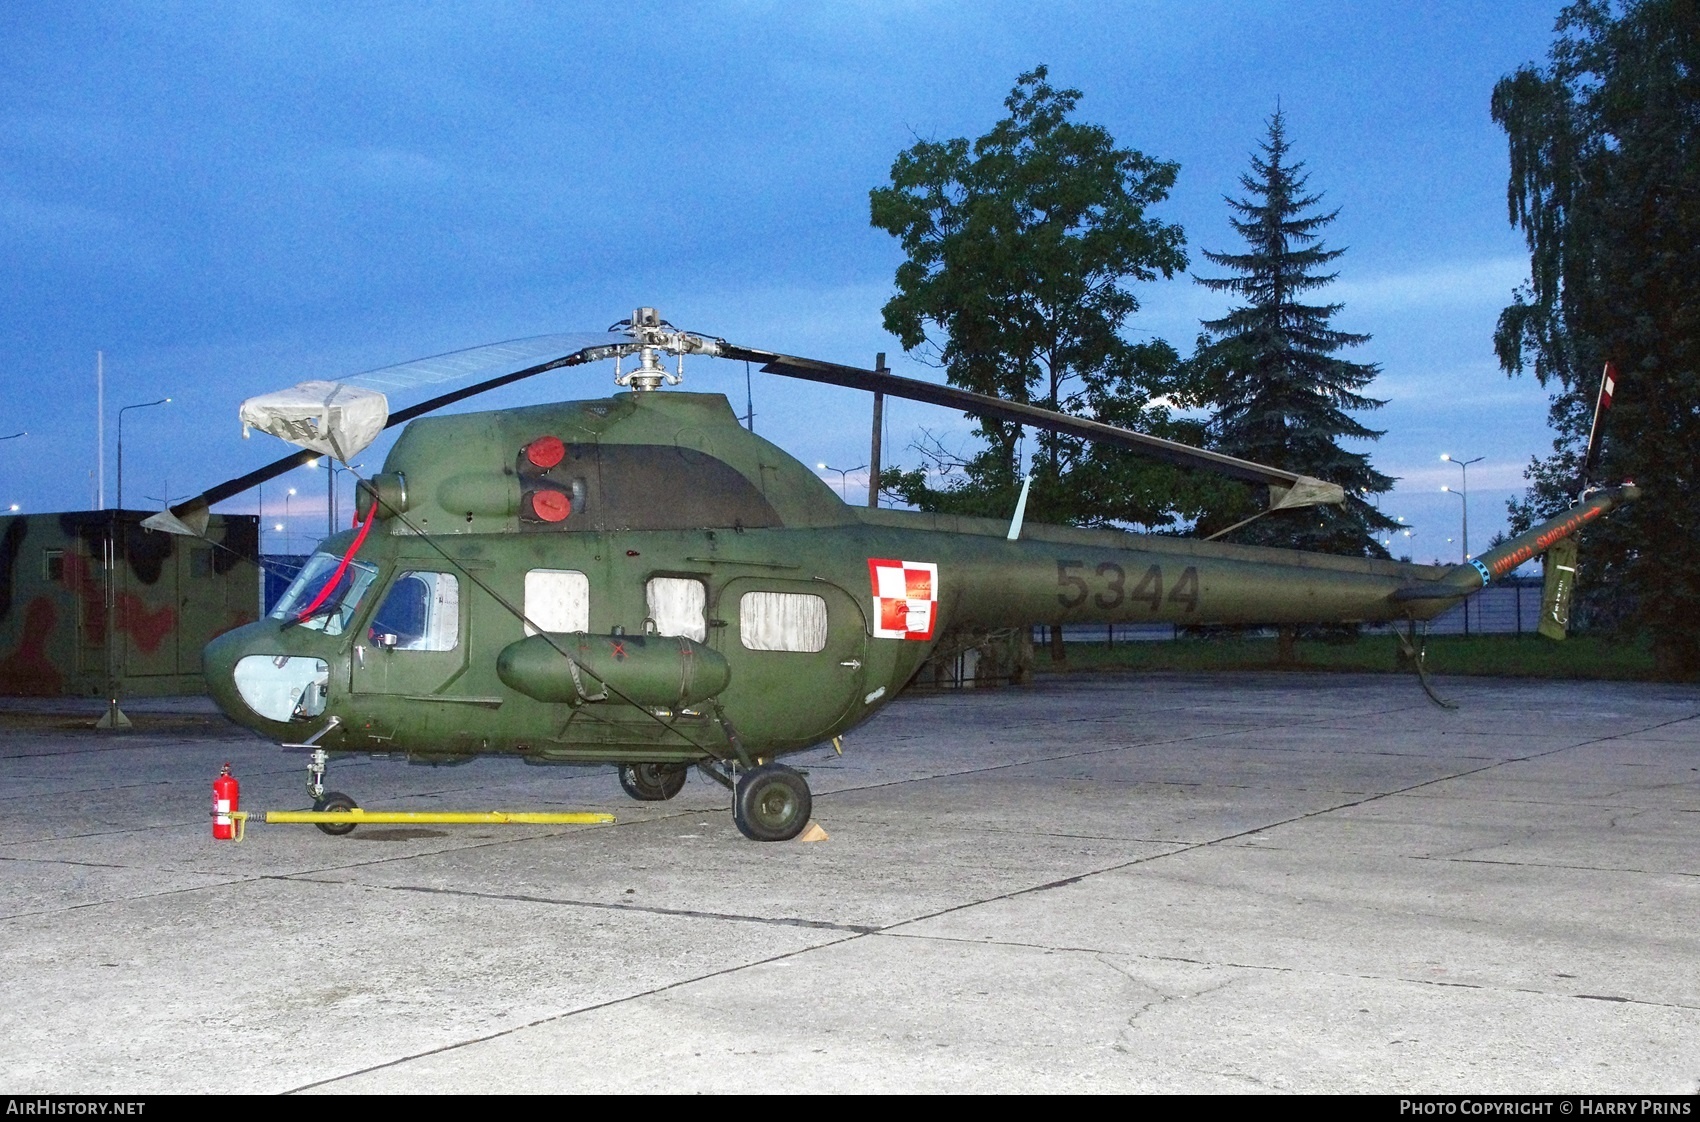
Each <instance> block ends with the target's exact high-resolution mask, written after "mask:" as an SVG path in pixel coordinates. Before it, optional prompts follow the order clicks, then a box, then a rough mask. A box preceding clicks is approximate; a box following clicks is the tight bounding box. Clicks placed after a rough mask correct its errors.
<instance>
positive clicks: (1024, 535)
mask: <svg viewBox="0 0 1700 1122" xmlns="http://www.w3.org/2000/svg"><path fill="white" fill-rule="evenodd" d="M360 509H361V516H362V519H363V520H364V521H365V529H364V532H363V533H359V532H357V531H355V530H349V531H346V532H344V533H341V534H338V535H336V536H333V537H331V538H329V539H327V540H326V541H325V542H324V543H323V544H322V545H321V546H320V550H319V552H318V553H316V554H315V555H314V557H313V558H312V559H310V561H309V562H308V565H307V568H306V569H304V570H303V572H302V574H301V576H300V577H299V578H298V579H297V581H296V583H295V584H294V585H293V586H292V587H291V589H290V590H289V592H288V593H286V594H285V596H284V598H283V599H282V600H281V601H280V602H279V605H278V607H277V609H274V611H273V613H272V616H271V617H270V618H267V619H265V620H262V621H260V622H258V623H255V624H251V625H249V626H246V627H243V628H240V629H238V630H236V631H233V632H230V633H228V634H226V635H224V636H222V637H220V638H219V639H217V640H215V641H214V643H213V644H211V645H210V646H209V647H208V648H207V652H206V658H205V666H206V668H207V669H206V673H207V680H208V684H209V687H210V690H211V693H212V695H213V697H214V698H215V699H216V700H217V701H218V703H219V705H220V706H221V707H222V708H223V709H224V711H225V712H226V713H227V714H228V715H229V716H231V717H232V718H233V719H234V720H236V721H238V722H239V723H242V724H244V725H247V726H249V727H251V728H253V729H255V730H257V731H259V732H261V733H262V734H264V735H267V736H270V737H275V738H277V739H279V740H283V741H295V742H300V741H303V740H307V739H312V740H313V743H314V744H315V746H316V747H319V748H322V749H325V750H326V751H329V752H332V753H335V752H364V753H395V754H400V755H405V756H407V757H408V758H410V759H415V760H420V761H435V762H453V761H457V760H464V759H468V758H471V757H474V756H478V755H483V754H490V753H500V754H510V755H514V756H518V757H521V758H523V759H526V760H529V761H535V762H540V763H542V762H576V763H593V762H607V763H631V762H640V761H641V762H657V763H686V762H698V761H704V760H741V761H743V762H745V763H746V764H747V763H748V762H749V761H750V760H752V759H753V760H768V759H771V758H772V757H774V756H777V755H781V754H784V753H786V752H791V751H797V750H800V749H805V748H809V747H811V746H814V745H817V744H820V743H823V742H825V741H828V740H830V739H832V738H833V737H836V736H838V735H840V734H842V733H844V732H845V731H847V730H849V729H851V728H853V727H854V726H856V725H857V724H860V723H861V722H863V721H865V720H867V719H868V718H869V717H870V716H872V715H873V714H874V713H876V712H878V711H879V710H880V709H881V708H882V707H883V706H884V705H885V704H887V703H888V702H889V701H890V700H891V699H892V698H893V697H894V696H896V694H897V693H898V692H899V690H901V689H902V687H903V686H904V684H905V683H906V682H908V680H909V679H910V678H911V677H912V676H913V674H914V673H915V671H916V669H917V668H918V667H919V666H920V664H921V663H922V662H923V661H924V660H925V659H926V657H927V656H928V655H929V654H930V653H932V651H933V650H934V648H935V646H936V645H937V644H938V642H939V640H940V638H941V637H942V636H943V635H944V634H945V633H946V632H950V631H960V630H963V629H969V630H972V629H996V628H1006V627H1020V626H1027V625H1031V624H1037V623H1054V624H1068V623H1077V622H1106V621H1107V622H1118V623H1125V622H1153V621H1155V622H1172V623H1177V624H1183V625H1192V624H1198V625H1205V624H1250V623H1256V624H1284V623H1305V622H1374V621H1381V620H1392V619H1407V618H1416V619H1422V618H1429V617H1432V616H1434V615H1437V614H1439V612H1441V611H1443V610H1444V609H1445V608H1446V607H1448V606H1450V605H1451V604H1452V603H1455V602H1456V600H1457V599H1458V598H1461V597H1462V596H1463V595H1465V594H1466V593H1467V592H1469V591H1473V588H1469V587H1460V588H1458V589H1457V591H1456V594H1455V595H1450V596H1448V595H1436V596H1434V597H1432V598H1426V599H1425V598H1417V599H1405V600H1396V599H1395V598H1394V597H1393V595H1392V594H1393V593H1394V592H1395V591H1396V590H1399V589H1401V588H1404V589H1408V588H1410V587H1411V586H1412V585H1413V584H1416V585H1432V586H1433V587H1435V588H1436V589H1437V590H1440V589H1443V588H1444V587H1447V586H1446V582H1447V581H1448V580H1449V579H1452V578H1453V577H1455V574H1456V569H1455V568H1453V567H1443V566H1424V565H1410V564H1402V563H1395V562H1387V561H1377V560H1372V559H1368V558H1345V557H1333V556H1324V555H1317V554H1303V553H1296V552H1293V551H1288V550H1275V549H1262V548H1256V547H1245V546H1233V545H1225V544H1220V543H1211V542H1200V541H1194V540H1187V539H1180V538H1173V537H1166V536H1158V535H1145V534H1135V533H1127V532H1122V531H1117V530H1107V529H1104V530H1094V529H1076V528H1069V527H1054V526H1042V525H1028V526H1025V527H1023V528H1022V529H1021V531H1020V533H1019V536H1018V537H1017V538H1016V539H1015V540H1010V539H1009V537H1008V531H1009V529H1010V527H1009V525H1008V524H1007V523H1004V522H1001V521H995V520H989V519H978V518H966V517H956V516H948V515H935V514H924V513H917V512H911V511H897V510H884V509H867V508H860V507H852V506H850V505H848V504H846V503H845V502H844V501H843V500H842V499H841V498H840V497H839V496H838V495H837V494H836V493H834V492H833V491H832V489H831V488H830V487H828V486H827V485H826V484H825V483H824V482H823V481H822V480H821V479H819V478H818V477H817V476H816V475H814V473H812V472H810V471H809V470H808V469H807V468H806V467H804V466H803V465H802V464H801V463H799V462H798V461H797V460H795V459H794V458H793V457H791V456H790V455H788V454H787V453H785V452H784V451H782V450H781V449H779V448H778V447H776V446H775V445H773V444H771V443H769V442H768V441H766V440H764V439H762V438H761V437H758V436H756V435H755V434H753V433H751V432H749V431H747V430H746V429H745V428H743V427H742V426H740V424H739V423H738V421H737V418H736V417H735V416H734V414H733V412H732V410H731V408H730V407H729V406H728V405H727V403H726V401H725V399H724V398H723V397H720V396H718V395H697V394H684V393H633V394H621V395H618V396H616V397H614V398H610V399H603V400H598V401H587V402H571V403H562V404H558V405H545V406H536V407H530V408H524V409H512V410H502V411H494V412H488V413H476V414H463V415H458V416H450V417H432V418H427V419H421V420H416V421H413V422H412V423H411V424H410V425H409V426H408V428H407V429H406V430H405V431H404V432H403V434H402V436H401V438H400V439H399V440H398V441H397V443H396V445H395V447H394V448H393V449H392V451H391V453H390V455H389V457H388V460H387V461H386V463H385V470H384V472H383V473H382V474H381V475H379V476H377V477H375V478H373V479H372V480H370V481H369V482H368V483H367V484H366V485H364V486H363V490H362V498H361V508H360ZM357 543H358V548H357V549H356V548H355V546H356V544H357Z"/></svg>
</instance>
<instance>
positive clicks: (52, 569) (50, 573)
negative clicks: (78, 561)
mask: <svg viewBox="0 0 1700 1122" xmlns="http://www.w3.org/2000/svg"><path fill="white" fill-rule="evenodd" d="M41 575H42V576H43V577H44V578H46V579H47V580H50V581H53V582H55V583H57V582H59V581H62V580H64V579H65V551H64V550H62V549H48V550H43V551H42V556H41Z"/></svg>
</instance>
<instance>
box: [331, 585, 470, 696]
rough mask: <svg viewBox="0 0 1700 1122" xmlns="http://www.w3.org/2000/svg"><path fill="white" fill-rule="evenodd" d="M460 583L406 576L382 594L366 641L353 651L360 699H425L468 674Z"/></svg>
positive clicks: (363, 640)
mask: <svg viewBox="0 0 1700 1122" xmlns="http://www.w3.org/2000/svg"><path fill="white" fill-rule="evenodd" d="M460 593H461V586H460V579H459V578H458V577H456V576H455V575H454V574H453V573H438V572H430V571H426V570H417V569H416V570H408V571H406V572H403V573H402V574H401V575H399V576H397V577H396V579H395V580H394V582H392V583H391V584H390V587H389V589H388V591H386V592H385V593H384V599H383V601H382V602H381V603H380V604H379V605H378V610H377V611H376V612H374V613H372V622H371V624H370V626H369V627H368V628H367V630H366V635H365V636H364V637H363V638H362V639H360V640H357V641H356V643H355V647H354V668H353V671H354V673H353V687H354V691H355V692H356V693H384V694H401V695H403V696H406V697H420V698H427V697H430V696H432V695H433V694H437V693H441V692H443V691H444V690H445V689H446V688H447V687H448V686H449V685H450V684H451V683H452V682H454V680H455V679H456V678H458V677H460V675H461V672H462V671H463V670H465V669H466V643H465V642H463V641H462V640H463V633H464V632H465V630H466V628H465V621H464V616H463V613H462V605H461V595H460Z"/></svg>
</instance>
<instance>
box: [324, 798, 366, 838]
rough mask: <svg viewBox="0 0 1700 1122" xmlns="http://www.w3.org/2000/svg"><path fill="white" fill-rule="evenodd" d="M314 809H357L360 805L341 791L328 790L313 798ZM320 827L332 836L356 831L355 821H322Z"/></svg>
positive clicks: (340, 835)
mask: <svg viewBox="0 0 1700 1122" xmlns="http://www.w3.org/2000/svg"><path fill="white" fill-rule="evenodd" d="M313 809H314V810H356V809H358V807H357V806H356V804H355V802H354V800H353V799H351V798H349V797H348V796H347V795H345V794H343V793H342V792H341V791H326V792H325V793H324V794H322V795H320V796H319V797H318V798H316V799H314V800H313ZM318 827H319V829H321V830H323V831H324V832H325V833H327V834H330V835H331V836H332V837H338V838H340V837H342V835H344V834H352V833H353V832H354V823H352V822H320V823H318Z"/></svg>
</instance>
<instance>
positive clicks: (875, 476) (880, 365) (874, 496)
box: [868, 351, 885, 507]
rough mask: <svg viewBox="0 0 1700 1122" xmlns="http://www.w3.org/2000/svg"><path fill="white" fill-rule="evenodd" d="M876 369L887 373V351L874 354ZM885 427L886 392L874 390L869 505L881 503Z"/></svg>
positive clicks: (869, 467)
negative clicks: (881, 455) (881, 468)
mask: <svg viewBox="0 0 1700 1122" xmlns="http://www.w3.org/2000/svg"><path fill="white" fill-rule="evenodd" d="M874 370H875V372H876V373H880V374H883V373H885V352H884V351H880V352H879V353H878V354H876V355H875V356H874ZM884 427H885V394H883V393H880V392H879V391H878V390H875V391H874V439H873V447H872V448H870V449H869V451H868V505H869V506H870V507H877V506H879V505H880V433H881V431H882V430H883V429H884Z"/></svg>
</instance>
